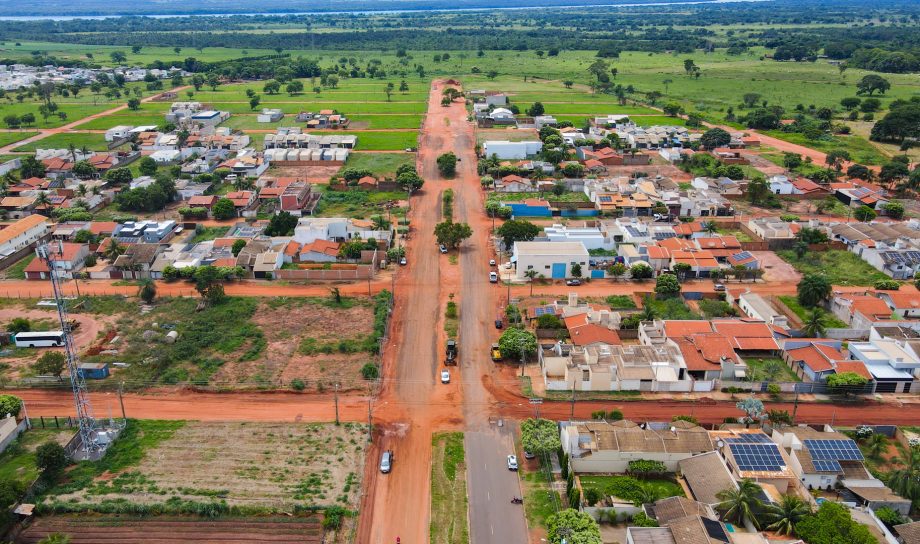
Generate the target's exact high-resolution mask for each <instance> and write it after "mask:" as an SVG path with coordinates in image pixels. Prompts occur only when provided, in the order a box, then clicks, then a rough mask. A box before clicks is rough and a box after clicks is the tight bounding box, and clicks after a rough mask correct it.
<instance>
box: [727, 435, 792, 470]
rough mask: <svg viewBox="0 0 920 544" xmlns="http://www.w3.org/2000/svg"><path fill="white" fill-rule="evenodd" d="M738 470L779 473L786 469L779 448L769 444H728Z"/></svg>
mask: <svg viewBox="0 0 920 544" xmlns="http://www.w3.org/2000/svg"><path fill="white" fill-rule="evenodd" d="M728 447H729V449H730V450H731V452H732V457H734V458H735V462H736V463H738V470H759V471H772V472H776V471H781V470H783V469H784V468H785V467H786V463H785V461H783V456H782V454H781V453H780V452H779V447H777V445H776V444H774V443H772V442H770V443H769V444H751V443H747V444H739V443H734V444H729V446H728Z"/></svg>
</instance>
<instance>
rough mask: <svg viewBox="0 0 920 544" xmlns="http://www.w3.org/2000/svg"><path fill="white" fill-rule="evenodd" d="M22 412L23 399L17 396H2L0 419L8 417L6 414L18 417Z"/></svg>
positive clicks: (0, 396)
mask: <svg viewBox="0 0 920 544" xmlns="http://www.w3.org/2000/svg"><path fill="white" fill-rule="evenodd" d="M20 410H22V399H21V398H19V397H17V396H15V395H0V417H6V414H10V415H11V416H13V417H16V416H18V415H19V411H20Z"/></svg>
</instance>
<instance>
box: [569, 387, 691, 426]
mask: <svg viewBox="0 0 920 544" xmlns="http://www.w3.org/2000/svg"><path fill="white" fill-rule="evenodd" d="M691 410H692V408H691ZM569 419H572V420H574V419H575V384H572V412H571V414H569Z"/></svg>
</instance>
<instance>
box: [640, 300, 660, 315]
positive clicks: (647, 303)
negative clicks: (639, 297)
mask: <svg viewBox="0 0 920 544" xmlns="http://www.w3.org/2000/svg"><path fill="white" fill-rule="evenodd" d="M639 315H640V317H641V320H642V321H655V318H656V317H657V316H656V315H655V308H653V307H652V297H650V296H646V297H645V300H643V301H642V313H640V314H639Z"/></svg>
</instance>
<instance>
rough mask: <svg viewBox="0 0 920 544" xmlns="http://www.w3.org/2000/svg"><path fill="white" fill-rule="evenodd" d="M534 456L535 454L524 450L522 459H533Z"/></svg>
mask: <svg viewBox="0 0 920 544" xmlns="http://www.w3.org/2000/svg"><path fill="white" fill-rule="evenodd" d="M534 457H536V455H534V454H533V453H531V452H529V451H527V450H524V459H533V458H534Z"/></svg>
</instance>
